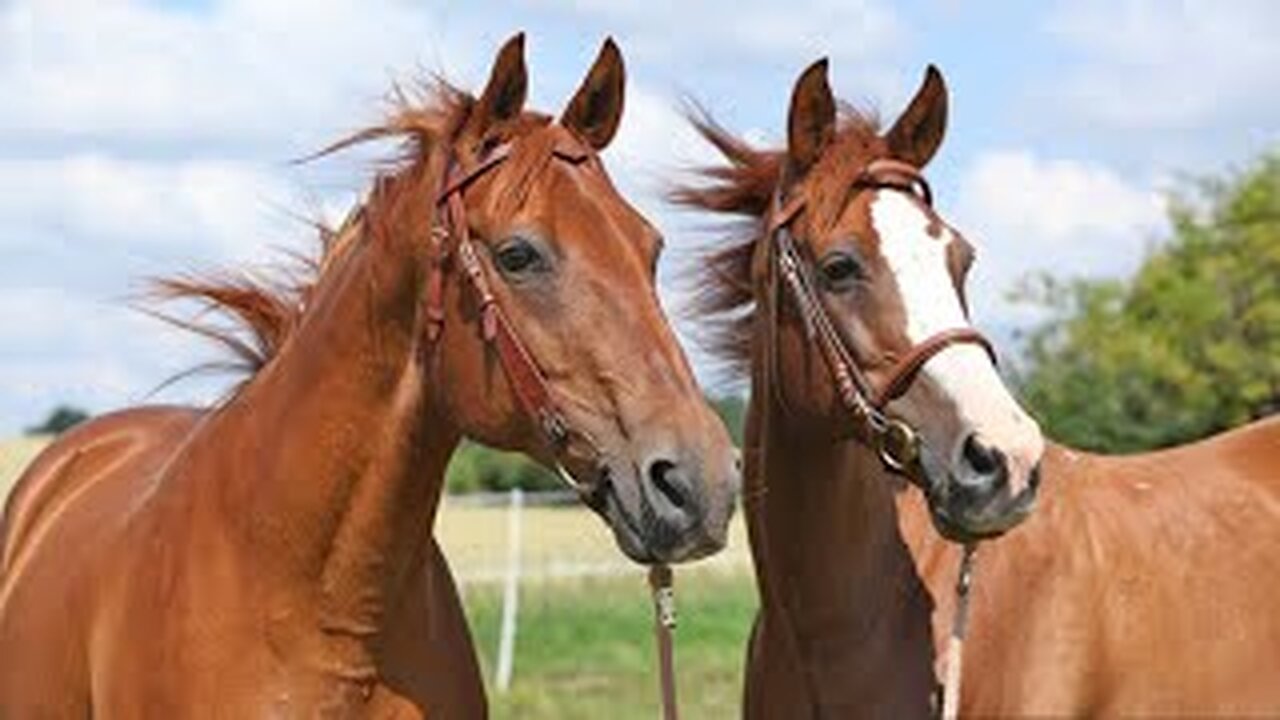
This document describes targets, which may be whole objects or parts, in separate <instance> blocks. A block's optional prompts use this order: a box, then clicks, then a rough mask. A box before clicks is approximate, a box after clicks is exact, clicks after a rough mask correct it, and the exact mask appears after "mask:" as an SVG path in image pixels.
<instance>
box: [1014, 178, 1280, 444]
mask: <svg viewBox="0 0 1280 720" xmlns="http://www.w3.org/2000/svg"><path fill="white" fill-rule="evenodd" d="M1169 219H1170V225H1171V228H1172V237H1170V238H1168V239H1167V240H1166V241H1165V242H1162V243H1160V244H1159V245H1158V246H1156V248H1155V249H1154V250H1153V251H1152V252H1151V253H1150V254H1149V256H1148V257H1147V258H1146V260H1145V262H1144V263H1143V264H1142V266H1141V268H1140V269H1139V270H1138V272H1137V274H1136V275H1135V276H1134V277H1132V278H1129V279H1126V280H1086V279H1070V280H1061V279H1055V278H1052V277H1050V276H1047V275H1040V276H1035V277H1032V278H1030V279H1028V280H1027V281H1025V282H1024V283H1023V285H1022V287H1021V288H1020V289H1019V290H1018V292H1017V293H1016V294H1015V299H1017V300H1021V301H1024V302H1028V303H1031V304H1033V305H1036V306H1039V307H1041V308H1043V309H1044V310H1046V311H1048V319H1047V320H1046V321H1045V322H1043V323H1042V324H1041V325H1039V326H1038V327H1036V328H1035V329H1034V330H1033V331H1031V332H1030V333H1029V334H1028V335H1027V336H1026V338H1025V343H1024V348H1023V349H1024V358H1023V363H1022V365H1021V368H1020V370H1019V372H1018V384H1019V386H1020V388H1021V391H1022V394H1023V397H1024V398H1025V399H1026V401H1027V403H1028V404H1029V405H1030V407H1031V408H1032V409H1033V410H1034V412H1035V414H1036V415H1037V417H1039V418H1040V419H1041V421H1042V422H1043V423H1044V424H1045V425H1046V429H1047V430H1048V432H1049V434H1050V435H1051V436H1052V437H1054V438H1055V439H1057V440H1061V441H1064V442H1067V443H1069V444H1073V445H1077V446H1080V447H1084V448H1089V449H1094V450H1103V451H1110V452H1128V451H1137V450H1144V449H1150V448H1157V447H1165V446H1169V445H1175V444H1180V443H1184V442H1188V441H1191V440H1194V439H1197V438H1201V437H1204V436H1207V435H1211V434H1213V433H1216V432H1219V431H1221V430H1225V429H1227V428H1230V427H1233V426H1236V425H1240V424H1243V423H1246V422H1248V421H1250V420H1252V419H1256V418H1260V417H1263V416H1265V415H1269V414H1272V413H1275V412H1277V411H1280V154H1274V155H1270V156H1268V157H1265V158H1263V159H1262V160H1261V161H1260V162H1258V163H1257V164H1256V165H1255V166H1254V167H1252V168H1251V169H1250V170H1249V171H1247V172H1244V173H1242V174H1239V175H1237V176H1233V177H1229V178H1225V179H1211V180H1204V181H1200V182H1199V183H1197V184H1195V186H1194V187H1193V188H1192V192H1191V193H1190V194H1188V195H1181V196H1175V197H1173V198H1171V202H1170V210H1169Z"/></svg>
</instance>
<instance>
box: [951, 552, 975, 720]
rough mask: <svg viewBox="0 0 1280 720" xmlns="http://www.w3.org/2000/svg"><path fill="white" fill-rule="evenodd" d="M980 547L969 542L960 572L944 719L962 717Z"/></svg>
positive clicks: (957, 579) (957, 583)
mask: <svg viewBox="0 0 1280 720" xmlns="http://www.w3.org/2000/svg"><path fill="white" fill-rule="evenodd" d="M977 550H978V546H977V545H976V544H974V543H966V544H965V546H964V556H963V557H961V558H960V574H959V575H958V576H957V577H956V612H955V616H954V617H953V618H952V622H951V639H950V640H949V641H948V643H947V667H946V670H945V677H944V684H943V687H942V720H956V718H957V717H959V716H960V677H961V663H962V662H963V661H962V658H963V654H964V635H965V631H966V630H967V629H968V626H969V590H970V589H971V587H972V585H973V561H974V558H976V557H977Z"/></svg>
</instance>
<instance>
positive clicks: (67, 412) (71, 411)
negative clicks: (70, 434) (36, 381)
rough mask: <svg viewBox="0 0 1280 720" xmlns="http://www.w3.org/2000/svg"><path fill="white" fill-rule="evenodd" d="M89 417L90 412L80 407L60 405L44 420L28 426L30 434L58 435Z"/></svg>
mask: <svg viewBox="0 0 1280 720" xmlns="http://www.w3.org/2000/svg"><path fill="white" fill-rule="evenodd" d="M88 419H89V413H87V412H85V411H84V410H81V409H80V408H78V407H72V406H70V405H59V406H57V407H55V408H54V409H53V411H52V412H50V413H49V416H48V417H46V418H45V419H44V422H42V423H40V424H39V425H32V426H31V427H29V428H27V434H28V435H57V434H58V433H60V432H63V431H64V430H67V429H69V428H72V427H74V426H76V425H79V424H80V423H82V422H84V421H85V420H88Z"/></svg>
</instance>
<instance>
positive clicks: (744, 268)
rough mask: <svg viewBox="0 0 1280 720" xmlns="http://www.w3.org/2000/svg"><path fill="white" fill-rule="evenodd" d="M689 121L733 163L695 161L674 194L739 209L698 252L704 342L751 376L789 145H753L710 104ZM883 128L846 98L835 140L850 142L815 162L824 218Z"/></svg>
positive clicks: (697, 313)
mask: <svg viewBox="0 0 1280 720" xmlns="http://www.w3.org/2000/svg"><path fill="white" fill-rule="evenodd" d="M689 120H690V122H692V123H693V125H694V127H695V128H696V129H697V131H698V133H699V134H700V135H702V137H703V138H705V139H706V140H707V141H708V142H710V143H711V144H712V145H714V146H715V148H716V149H717V150H719V151H720V154H721V155H723V156H724V159H725V160H726V161H727V162H726V164H723V165H711V166H706V167H701V168H695V170H694V173H695V175H696V177H697V180H695V181H694V182H692V183H686V184H679V185H676V186H675V187H674V188H673V189H672V190H671V192H670V193H669V197H670V199H671V200H672V202H674V203H676V204H678V205H682V206H685V207H689V208H694V209H697V210H706V211H710V212H715V213H723V214H727V215H731V216H734V217H733V219H732V220H730V221H728V222H727V223H726V224H725V225H724V227H723V229H724V234H723V236H722V237H720V238H718V239H716V240H713V241H712V242H711V243H709V244H708V245H707V246H706V247H704V248H703V249H702V250H701V251H700V252H699V253H697V261H696V265H695V267H694V269H693V270H692V272H691V273H690V276H689V280H690V285H691V286H692V288H691V289H692V295H693V300H692V302H691V305H690V308H689V311H690V314H691V315H692V316H693V317H694V318H695V319H696V321H697V322H699V323H701V324H702V326H703V329H704V333H703V334H702V336H701V337H700V338H699V340H698V342H699V343H700V344H701V345H702V346H703V347H704V348H705V349H706V350H707V351H708V352H710V353H711V354H712V356H713V357H715V358H716V359H718V360H719V361H720V362H722V363H724V365H725V366H726V367H727V368H728V369H729V370H731V371H732V372H734V373H735V374H737V375H744V374H746V372H747V370H748V368H749V367H750V364H751V342H752V337H753V335H754V333H753V328H752V323H753V322H754V306H755V298H754V295H753V288H752V278H751V258H752V255H753V254H754V252H755V247H756V243H757V242H759V241H760V240H761V239H762V237H761V223H762V219H763V218H764V216H765V214H766V213H767V211H768V209H769V203H770V202H772V201H773V197H774V194H775V193H776V192H777V187H778V183H779V181H780V179H781V178H782V176H783V170H784V164H785V162H786V158H787V155H786V151H785V150H783V149H758V148H755V147H752V146H751V145H750V144H749V143H748V142H747V141H746V140H744V139H742V138H740V137H737V136H735V135H734V134H732V133H731V132H729V131H728V130H726V129H725V128H724V127H722V126H721V125H720V124H719V123H717V122H716V121H715V120H714V119H712V118H711V116H710V115H709V114H707V113H706V112H704V111H700V110H699V111H695V112H692V113H690V117H689ZM878 129H879V121H878V120H877V119H876V117H875V116H874V115H873V114H871V113H868V112H864V111H862V110H859V109H857V108H854V107H852V106H849V105H841V107H840V119H839V126H838V129H837V131H836V135H835V137H834V138H833V140H832V142H833V143H834V144H836V145H838V146H845V147H842V148H841V149H840V151H837V152H829V153H825V154H824V158H826V159H824V161H823V162H822V163H820V165H819V166H818V167H817V168H815V171H816V172H819V173H822V178H823V182H822V183H821V184H820V186H819V188H818V191H817V195H816V197H815V198H814V199H815V200H816V203H815V207H816V208H817V210H818V212H819V213H821V214H822V215H823V216H824V217H827V218H834V217H835V216H836V215H837V214H838V213H839V212H840V210H841V208H842V207H843V205H844V201H845V199H846V192H845V190H846V188H847V187H848V186H849V182H850V181H851V178H852V177H853V176H854V174H856V173H857V172H858V171H859V170H860V169H861V166H862V164H863V163H864V162H865V158H866V155H867V151H868V149H869V148H871V147H872V146H873V144H874V143H876V142H877V141H878V140H879V136H878ZM846 148H847V151H844V150H845V149H846Z"/></svg>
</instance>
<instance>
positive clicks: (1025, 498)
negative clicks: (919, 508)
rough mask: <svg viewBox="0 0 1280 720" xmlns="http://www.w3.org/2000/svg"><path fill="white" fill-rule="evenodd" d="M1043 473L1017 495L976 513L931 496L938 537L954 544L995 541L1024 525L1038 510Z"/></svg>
mask: <svg viewBox="0 0 1280 720" xmlns="http://www.w3.org/2000/svg"><path fill="white" fill-rule="evenodd" d="M1039 487H1040V483H1039V472H1038V470H1037V471H1036V472H1035V473H1034V474H1033V477H1032V480H1031V482H1029V483H1028V484H1027V487H1026V488H1024V489H1023V490H1022V491H1021V492H1019V493H1018V494H1017V495H1014V496H1011V497H1007V498H1000V499H997V500H996V501H995V502H992V503H990V504H988V505H987V506H986V507H983V508H980V509H978V510H976V511H974V510H972V509H970V508H967V507H959V508H957V507H953V504H952V503H950V502H948V500H947V499H946V498H945V497H937V496H936V494H935V493H930V497H929V498H928V501H929V516H930V518H931V519H932V520H933V526H934V528H935V529H937V531H938V534H940V535H942V536H943V537H944V538H946V539H948V540H951V541H952V542H959V543H973V542H978V541H980V540H991V539H994V538H998V537H1000V536H1001V535H1004V534H1005V533H1007V532H1009V531H1010V530H1013V529H1014V528H1016V527H1017V526H1018V525H1021V524H1022V522H1023V521H1025V520H1026V519H1027V518H1028V517H1030V516H1031V513H1032V512H1033V511H1034V510H1035V506H1036V500H1037V498H1038V496H1039Z"/></svg>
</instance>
